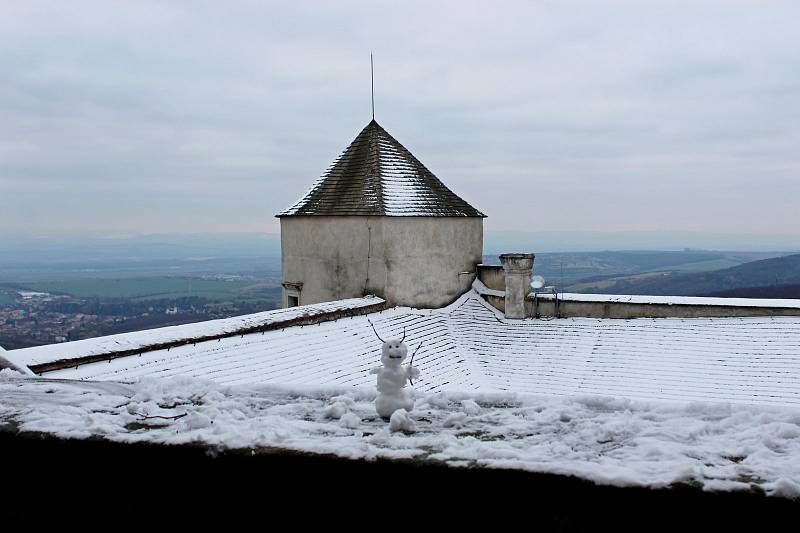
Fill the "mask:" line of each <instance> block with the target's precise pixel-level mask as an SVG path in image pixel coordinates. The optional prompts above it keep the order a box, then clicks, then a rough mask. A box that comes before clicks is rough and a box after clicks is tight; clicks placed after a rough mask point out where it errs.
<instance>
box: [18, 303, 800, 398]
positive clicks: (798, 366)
mask: <svg viewBox="0 0 800 533" xmlns="http://www.w3.org/2000/svg"><path fill="white" fill-rule="evenodd" d="M368 319H369V320H370V321H371V322H372V323H373V324H374V325H375V327H376V328H377V330H378V333H379V334H380V335H381V337H383V338H386V337H390V336H395V337H400V336H402V335H403V332H404V331H405V332H406V333H407V338H406V343H407V344H408V346H409V350H410V351H413V350H415V349H416V348H417V346H420V345H421V348H420V349H419V352H418V353H417V355H416V357H415V359H414V365H415V366H418V367H419V368H420V370H421V371H422V376H421V377H420V379H419V381H418V382H417V383H416V385H417V388H418V389H419V390H422V391H426V392H436V391H444V390H450V391H473V392H501V391H508V392H515V393H521V394H524V393H532V394H548V395H576V394H577V395H580V394H592V395H610V396H622V397H627V398H633V399H642V400H689V401H722V402H736V403H747V404H778V405H800V317H741V318H739V317H737V318H654V319H644V318H640V319H632V320H618V319H617V320H615V319H590V318H566V319H558V320H551V321H548V320H541V319H525V320H506V319H505V318H504V317H503V316H502V315H501V314H499V313H498V312H497V311H496V310H495V309H494V308H492V307H490V306H489V305H488V304H487V303H486V302H484V301H483V299H482V298H481V297H480V295H479V294H478V293H477V292H476V291H470V292H469V293H467V294H465V295H464V296H462V297H461V298H460V299H459V300H458V301H457V302H455V303H454V304H452V305H450V306H448V307H446V308H444V309H439V310H415V309H409V308H395V309H390V310H385V311H382V312H379V313H371V314H369V315H366V316H352V317H348V318H342V319H338V320H334V321H329V322H324V323H320V324H318V325H307V326H304V327H299V326H297V327H291V328H286V329H285V330H283V331H281V330H272V331H266V332H261V333H253V334H245V335H243V336H238V335H237V336H230V337H225V338H221V339H216V340H212V341H208V342H198V343H197V344H195V345H193V344H184V345H181V346H176V347H173V348H171V349H169V350H167V349H155V350H151V351H144V352H143V353H141V355H139V354H137V355H133V356H129V357H121V358H117V359H109V360H104V361H102V362H94V363H91V364H80V365H77V368H76V367H71V368H63V369H61V370H56V371H53V372H48V373H46V374H45V375H46V376H48V377H59V378H70V379H88V380H116V381H120V380H121V381H127V380H135V379H137V378H141V377H145V376H161V377H172V376H191V377H195V378H202V379H211V380H214V381H217V382H219V383H223V384H252V383H262V384H281V385H289V386H294V385H297V386H308V385H314V386H374V379H375V378H374V376H372V375H370V374H369V370H370V369H371V368H373V367H374V366H376V364H378V361H379V351H380V343H379V342H378V341H377V339H376V338H375V334H374V333H373V331H372V328H371V326H370V323H369V321H368ZM151 334H152V332H138V333H129V334H125V335H123V336H115V337H118V340H120V341H122V339H119V337H125V340H124V342H125V343H126V344H133V345H136V344H139V345H144V344H145V343H146V342H149V340H148V338H149V337H150V336H151ZM95 341H96V342H105V341H103V340H102V339H95ZM73 344H75V343H73ZM59 346H60V345H56V346H54V347H52V348H54V349H58V348H59ZM44 348H46V347H44ZM17 352H24V351H23V350H16V351H11V352H7V354H6V355H7V356H8V357H9V358H11V357H13V356H15V355H16V354H17ZM41 353H45V352H44V350H43V351H42V352H41ZM28 354H30V352H28ZM28 360H29V359H28Z"/></svg>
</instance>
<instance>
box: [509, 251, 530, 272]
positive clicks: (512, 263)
mask: <svg viewBox="0 0 800 533" xmlns="http://www.w3.org/2000/svg"><path fill="white" fill-rule="evenodd" d="M534 257H535V255H534V254H524V253H512V254H501V255H500V262H501V263H503V270H506V271H508V270H528V271H529V270H531V269H532V268H533V260H534Z"/></svg>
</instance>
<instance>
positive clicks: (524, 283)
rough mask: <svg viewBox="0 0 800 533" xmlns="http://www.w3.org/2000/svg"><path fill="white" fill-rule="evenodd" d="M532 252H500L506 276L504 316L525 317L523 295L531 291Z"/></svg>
mask: <svg viewBox="0 0 800 533" xmlns="http://www.w3.org/2000/svg"><path fill="white" fill-rule="evenodd" d="M533 259H534V255H533V254H502V255H501V256H500V262H501V263H502V264H503V271H504V272H505V278H506V318H525V297H526V296H528V293H529V292H531V272H532V271H533Z"/></svg>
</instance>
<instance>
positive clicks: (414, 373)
mask: <svg viewBox="0 0 800 533" xmlns="http://www.w3.org/2000/svg"><path fill="white" fill-rule="evenodd" d="M407 355H408V348H407V347H406V345H405V343H404V342H403V340H402V339H389V340H387V341H384V343H383V348H382V354H381V363H383V366H379V367H377V368H373V369H372V373H373V374H377V375H378V396H377V397H376V398H375V410H376V411H377V412H378V414H379V415H380V416H381V417H382V418H387V419H388V418H391V416H392V413H394V412H395V411H397V410H399V409H405V410H406V411H411V410H412V409H413V408H414V398H412V396H411V395H410V394H409V393H408V391H407V390H405V386H406V382H407V381H408V380H409V378H410V379H414V378H416V377H418V376H419V370H417V369H416V368H414V367H412V366H410V365H409V366H407V367H404V366H403V361H404V360H405V358H406V356H407Z"/></svg>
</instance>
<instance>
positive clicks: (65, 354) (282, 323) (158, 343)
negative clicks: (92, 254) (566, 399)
mask: <svg viewBox="0 0 800 533" xmlns="http://www.w3.org/2000/svg"><path fill="white" fill-rule="evenodd" d="M384 303H385V302H384V300H383V299H381V298H378V297H376V296H366V297H364V298H350V299H346V300H338V301H335V302H325V303H319V304H312V305H302V306H298V307H289V308H287V309H276V310H274V311H265V312H262V313H254V314H250V315H242V316H235V317H231V318H221V319H218V320H206V321H203V322H195V323H193V324H182V325H179V326H168V327H164V328H157V329H148V330H144V331H136V332H133V333H120V334H117V335H108V336H105V337H96V338H93V339H84V340H79V341H73V342H65V343H61V344H48V345H46V346H35V347H32V348H22V349H19V350H12V351H10V352H5V354H4V355H5V356H6V358H7V359H9V360H12V361H13V362H15V363H16V364H17V365H25V366H28V367H34V369H36V367H37V366H46V365H51V366H61V365H62V364H67V362H70V364H83V362H85V361H91V360H93V359H97V358H103V357H105V359H102V360H103V361H105V360H107V359H108V358H112V357H120V356H126V355H131V354H136V353H139V352H142V351H148V350H154V349H159V348H160V349H164V350H168V349H171V348H173V347H175V346H180V345H182V344H194V343H196V342H204V341H205V342H209V341H216V340H218V339H221V338H225V337H229V336H233V335H242V334H246V333H252V332H261V331H264V330H269V329H279V328H285V327H292V326H297V325H302V324H308V323H317V322H320V321H325V320H332V319H335V318H339V317H340V316H342V315H346V316H349V315H351V314H354V313H364V312H369V311H374V310H377V309H380V308H382V307H383V305H384Z"/></svg>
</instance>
